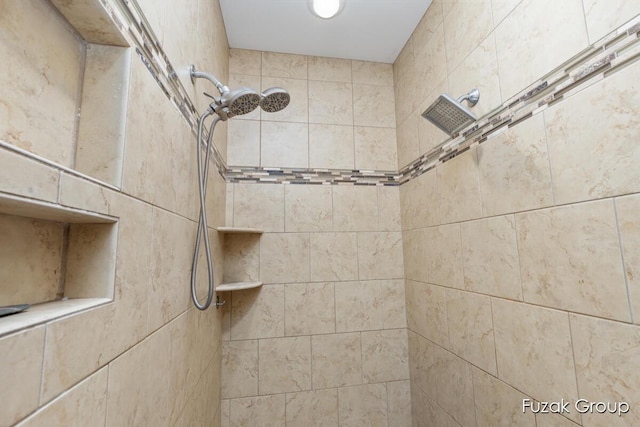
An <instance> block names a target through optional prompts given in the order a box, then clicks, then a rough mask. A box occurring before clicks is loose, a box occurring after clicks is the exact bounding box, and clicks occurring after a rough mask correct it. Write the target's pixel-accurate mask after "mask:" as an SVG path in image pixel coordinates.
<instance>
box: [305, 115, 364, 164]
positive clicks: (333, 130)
mask: <svg viewBox="0 0 640 427" xmlns="http://www.w3.org/2000/svg"><path fill="white" fill-rule="evenodd" d="M354 165H355V161H354V142H353V127H352V126H337V125H316V124H310V125H309V166H310V167H311V168H329V169H353V168H354Z"/></svg>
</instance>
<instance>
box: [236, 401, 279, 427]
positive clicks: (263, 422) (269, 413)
mask: <svg viewBox="0 0 640 427" xmlns="http://www.w3.org/2000/svg"><path fill="white" fill-rule="evenodd" d="M229 414H230V415H229V425H230V426H231V427H245V426H249V425H250V426H255V427H282V426H283V425H284V424H285V395H284V394H274V395H272V396H259V397H250V398H245V399H232V400H231V401H230V403H229Z"/></svg>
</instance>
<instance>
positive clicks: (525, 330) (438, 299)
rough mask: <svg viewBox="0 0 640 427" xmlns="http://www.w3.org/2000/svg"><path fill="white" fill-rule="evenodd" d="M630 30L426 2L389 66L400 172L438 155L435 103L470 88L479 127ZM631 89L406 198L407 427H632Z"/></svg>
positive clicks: (639, 129)
mask: <svg viewBox="0 0 640 427" xmlns="http://www.w3.org/2000/svg"><path fill="white" fill-rule="evenodd" d="M638 13H640V5H638V4H636V3H633V2H624V1H604V0H584V1H581V0H567V1H562V2H557V1H556V2H554V1H546V0H523V1H517V0H516V1H496V0H494V1H492V2H488V1H474V2H470V1H460V2H449V1H439V0H434V2H433V3H432V4H431V6H430V7H429V9H428V11H427V12H426V14H425V16H424V18H423V19H422V21H421V22H420V24H419V25H418V27H417V28H416V30H415V31H414V33H413V35H412V36H411V38H410V40H409V41H408V42H407V44H406V46H405V47H404V49H403V51H402V53H401V54H400V56H399V57H398V59H397V61H396V63H395V64H394V78H395V91H396V92H395V93H396V118H397V123H398V159H399V166H403V165H406V164H407V163H409V162H411V161H412V160H413V159H415V158H416V157H417V156H418V155H420V154H423V153H425V152H427V151H429V150H430V149H431V148H433V147H434V146H436V145H438V143H440V142H442V141H443V140H445V138H446V137H445V135H444V134H443V133H441V132H440V131H439V130H437V128H435V127H434V126H432V125H431V124H430V123H428V122H427V121H426V120H424V119H422V118H421V117H420V113H421V112H422V111H423V110H424V109H425V108H426V107H427V106H428V105H429V104H430V103H431V102H433V101H434V100H435V99H436V98H437V96H438V94H439V93H441V92H446V93H449V94H451V95H452V96H459V95H461V94H463V93H466V92H467V91H468V90H470V89H471V88H472V87H478V88H480V92H481V97H480V102H479V104H478V105H477V106H476V107H474V110H475V112H476V113H478V114H479V115H482V114H483V113H485V112H488V111H490V110H491V109H493V108H495V107H497V106H499V105H501V103H502V102H504V101H506V100H508V99H509V98H511V97H512V96H514V95H516V94H517V93H518V92H520V91H522V90H524V89H525V88H526V87H527V86H528V85H531V84H533V83H535V81H536V79H538V78H540V77H542V75H543V74H545V73H546V72H548V71H551V70H552V69H553V68H554V67H556V66H558V65H560V64H561V63H562V62H564V61H566V60H568V59H569V58H571V57H572V56H573V55H575V54H577V53H578V52H579V51H580V50H582V49H583V48H585V47H586V46H588V45H589V44H591V43H593V42H595V41H597V40H599V39H600V38H601V37H603V36H604V35H606V34H607V33H609V32H610V31H611V30H613V29H615V28H617V27H618V26H620V25H622V24H623V23H625V22H626V21H628V20H629V19H631V18H633V17H634V16H636V15H637V14H638ZM639 78H640V64H638V63H637V62H636V63H634V64H632V65H629V66H628V67H626V68H623V69H622V70H621V71H617V72H616V73H614V74H612V75H609V76H607V77H606V78H605V79H604V80H602V81H600V82H598V83H596V84H594V85H592V86H590V87H588V88H586V89H584V90H582V91H580V92H578V93H576V94H575V95H572V96H571V97H568V98H566V97H565V99H563V100H561V101H559V102H558V103H556V104H555V105H553V106H552V107H550V108H548V109H547V110H545V111H544V112H542V113H539V114H537V115H533V116H532V117H530V118H528V119H526V120H525V121H523V122H522V123H520V124H518V125H516V126H514V127H513V128H511V129H508V130H506V131H504V132H503V133H501V134H499V135H497V136H495V137H493V138H490V139H488V140H487V141H486V142H483V143H482V144H481V145H480V146H477V147H475V148H472V149H470V150H468V151H467V152H464V153H463V154H460V155H459V156H457V157H455V158H453V159H451V160H449V161H447V162H445V163H443V164H440V165H438V166H437V167H436V168H435V169H432V170H431V171H429V172H427V173H425V174H423V175H420V176H419V177H417V178H415V179H413V180H411V181H409V182H408V183H406V184H404V185H402V186H401V188H400V199H401V211H402V229H403V245H404V261H405V277H406V301H407V325H408V329H409V332H408V337H409V365H410V378H411V398H412V410H413V424H414V425H417V426H423V425H424V426H427V425H438V426H445V425H451V426H458V425H460V426H498V425H522V426H527V425H531V426H535V425H537V426H575V425H584V426H596V425H616V426H617V425H620V426H622V425H638V424H639V423H640V392H639V391H638V387H637V386H636V385H637V384H638V383H639V381H640V376H639V374H638V369H637V366H638V364H639V363H640V327H639V326H638V323H639V322H640V321H639V317H640V305H639V304H640V293H639V289H640V288H639V287H638V286H639V283H638V279H637V278H638V269H639V268H640V261H639V258H638V250H639V249H640V222H639V221H638V212H640V194H638V193H639V192H640V169H638V167H637V164H638V161H640V146H639V145H638V140H639V139H640V121H639V120H638V117H639V116H640V115H639V113H640V88H639V86H638V82H639V81H640V79H639ZM523 399H531V400H536V401H543V402H559V401H561V399H564V401H567V402H569V405H570V406H569V410H570V412H569V413H564V414H563V415H559V414H542V413H541V414H534V413H532V411H531V410H527V411H525V412H524V413H523ZM578 399H585V400H586V401H588V402H610V403H611V404H612V405H613V404H614V403H615V402H620V401H624V402H627V403H628V404H629V405H630V411H629V413H628V414H625V415H623V416H621V417H619V416H618V415H617V414H614V415H611V414H599V413H597V412H596V411H595V410H592V411H587V412H585V413H578V411H577V410H576V408H575V407H574V403H575V402H576V401H577V400H578Z"/></svg>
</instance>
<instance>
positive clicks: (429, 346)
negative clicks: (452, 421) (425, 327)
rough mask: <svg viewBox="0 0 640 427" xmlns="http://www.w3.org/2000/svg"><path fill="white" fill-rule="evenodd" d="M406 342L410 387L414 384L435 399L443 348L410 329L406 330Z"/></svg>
mask: <svg viewBox="0 0 640 427" xmlns="http://www.w3.org/2000/svg"><path fill="white" fill-rule="evenodd" d="M408 343H409V345H408V347H409V351H408V353H409V373H410V377H411V382H412V384H413V385H412V388H414V386H416V387H417V388H418V389H419V390H420V391H421V392H424V393H425V394H427V395H428V396H429V397H430V398H432V399H434V400H435V398H436V397H437V395H438V394H437V392H436V371H437V369H438V368H439V366H438V360H440V353H441V352H443V351H445V350H443V349H442V348H440V347H438V346H437V345H436V344H434V343H432V342H431V341H429V340H427V339H425V338H423V337H422V336H420V335H418V334H416V333H415V332H413V331H411V330H410V329H409V330H408ZM414 391H415V390H414Z"/></svg>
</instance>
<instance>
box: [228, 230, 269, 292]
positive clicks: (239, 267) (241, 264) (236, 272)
mask: <svg viewBox="0 0 640 427" xmlns="http://www.w3.org/2000/svg"><path fill="white" fill-rule="evenodd" d="M259 278H260V237H259V235H255V234H243V233H240V234H226V235H225V237H224V280H223V282H224V283H230V282H256V281H258V279H259Z"/></svg>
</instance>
